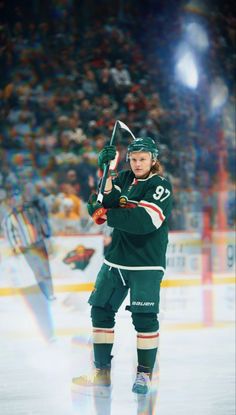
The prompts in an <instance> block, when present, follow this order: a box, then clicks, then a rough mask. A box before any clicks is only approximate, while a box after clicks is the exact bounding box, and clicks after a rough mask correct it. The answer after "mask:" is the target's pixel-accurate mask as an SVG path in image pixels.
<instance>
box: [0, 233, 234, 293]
mask: <svg viewBox="0 0 236 415" xmlns="http://www.w3.org/2000/svg"><path fill="white" fill-rule="evenodd" d="M51 246H52V253H51V255H50V265H51V270H52V275H53V280H54V285H55V287H56V290H58V291H77V290H78V291H81V290H91V289H92V286H93V284H94V281H95V278H96V275H97V272H98V270H99V268H100V266H101V264H102V262H103V235H97V234H96V235H95V234H94V235H73V236H56V237H54V238H53V239H52V240H51ZM210 262H211V272H210V278H211V280H210V281H209V282H210V283H215V284H232V283H234V275H235V235H234V233H233V232H213V233H212V238H211V261H210ZM0 275H1V278H0V295H4V292H8V290H9V289H11V288H13V289H14V288H18V287H21V288H22V287H27V286H28V287H29V286H31V285H32V284H33V283H34V279H33V274H32V272H31V270H30V269H29V268H28V266H27V264H26V262H25V260H24V258H23V256H22V255H18V256H13V255H12V254H11V251H10V249H9V246H8V244H7V242H6V241H5V240H4V239H0ZM202 277H203V242H202V239H201V235H200V234H199V233H196V232H171V233H170V235H169V245H168V251H167V268H166V273H165V278H164V280H163V287H183V286H186V287H187V286H198V285H201V284H202V283H203V282H204V281H203V278H202ZM4 288H5V290H4Z"/></svg>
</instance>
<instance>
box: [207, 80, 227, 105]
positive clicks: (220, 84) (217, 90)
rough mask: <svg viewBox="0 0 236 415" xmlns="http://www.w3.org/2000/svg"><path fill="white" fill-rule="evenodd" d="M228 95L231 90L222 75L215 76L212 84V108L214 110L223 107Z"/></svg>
mask: <svg viewBox="0 0 236 415" xmlns="http://www.w3.org/2000/svg"><path fill="white" fill-rule="evenodd" d="M228 95H229V90H228V87H227V85H225V83H224V81H223V79H221V78H220V77H217V78H215V79H214V80H213V82H212V84H211V86H210V100H211V109H212V111H213V112H215V111H217V110H219V109H220V108H222V107H223V105H224V104H225V103H226V101H227V98H228Z"/></svg>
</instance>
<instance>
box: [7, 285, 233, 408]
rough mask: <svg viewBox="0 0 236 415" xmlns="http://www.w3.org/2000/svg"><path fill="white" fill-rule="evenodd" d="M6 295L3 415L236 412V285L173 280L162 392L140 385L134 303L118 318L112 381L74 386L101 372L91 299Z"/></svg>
mask: <svg viewBox="0 0 236 415" xmlns="http://www.w3.org/2000/svg"><path fill="white" fill-rule="evenodd" d="M88 295H89V293H86V292H85V293H59V294H58V295H57V300H56V301H55V302H54V303H53V304H52V305H51V306H50V307H49V306H48V304H47V303H46V301H45V300H44V299H43V298H42V296H41V294H40V293H34V294H27V293H25V294H24V295H13V296H2V297H0V330H1V340H0V414H1V415H118V414H119V415H120V414H122V415H235V326H234V299H235V291H234V286H233V285H222V286H220V285H219V286H217V285H215V286H212V287H205V288H202V287H182V288H165V289H164V288H163V289H162V300H161V302H162V306H161V313H160V321H161V340H160V351H159V356H158V362H159V367H158V368H157V369H156V373H155V376H154V381H153V386H152V391H151V393H150V394H149V395H148V396H147V397H138V396H136V395H135V394H133V393H132V392H131V387H132V383H133V379H134V376H135V368H136V351H135V348H136V339H135V332H134V330H133V326H132V324H131V319H130V314H129V313H128V312H127V311H125V309H124V306H122V308H121V310H120V311H119V313H118V316H117V325H116V334H115V344H114V348H113V355H114V359H113V366H112V388H111V389H109V388H105V391H103V392H102V393H103V395H102V396H101V395H99V393H98V392H97V391H94V390H91V389H90V390H89V392H88V393H86V391H83V390H82V391H78V392H77V393H74V392H72V390H71V378H72V377H74V376H78V375H80V374H83V373H90V372H91V370H92V347H91V337H90V336H91V331H90V319H89V311H90V310H89V306H88V305H87V302H86V300H87V297H88Z"/></svg>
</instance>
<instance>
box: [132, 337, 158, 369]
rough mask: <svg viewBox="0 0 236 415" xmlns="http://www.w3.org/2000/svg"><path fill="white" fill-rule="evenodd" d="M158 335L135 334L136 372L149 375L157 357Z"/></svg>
mask: <svg viewBox="0 0 236 415" xmlns="http://www.w3.org/2000/svg"><path fill="white" fill-rule="evenodd" d="M158 340H159V333H158V332H157V331H156V332H150V333H137V357H138V372H145V373H151V372H152V370H153V368H154V365H155V361H156V355H157V348H158Z"/></svg>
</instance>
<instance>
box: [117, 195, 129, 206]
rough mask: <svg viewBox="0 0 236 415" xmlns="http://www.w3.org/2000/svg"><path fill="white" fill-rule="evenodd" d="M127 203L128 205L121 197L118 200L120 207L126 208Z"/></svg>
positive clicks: (126, 200)
mask: <svg viewBox="0 0 236 415" xmlns="http://www.w3.org/2000/svg"><path fill="white" fill-rule="evenodd" d="M127 203H128V199H127V197H125V196H121V197H120V199H119V205H120V207H126V205H127Z"/></svg>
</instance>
